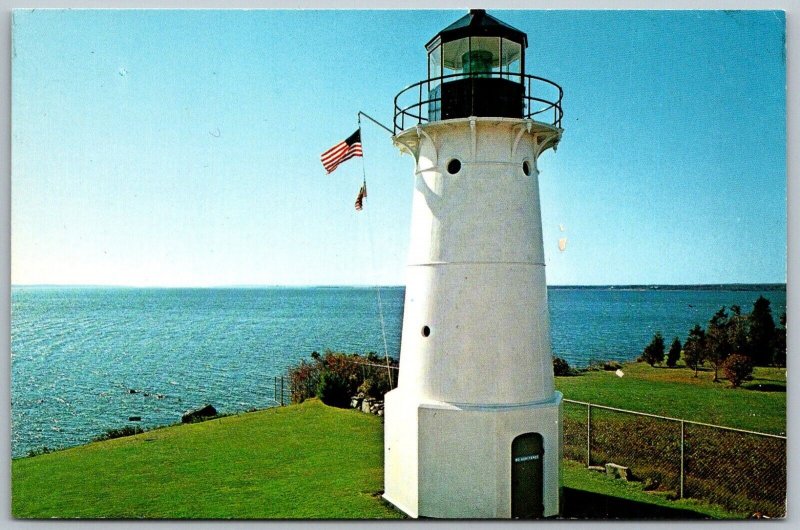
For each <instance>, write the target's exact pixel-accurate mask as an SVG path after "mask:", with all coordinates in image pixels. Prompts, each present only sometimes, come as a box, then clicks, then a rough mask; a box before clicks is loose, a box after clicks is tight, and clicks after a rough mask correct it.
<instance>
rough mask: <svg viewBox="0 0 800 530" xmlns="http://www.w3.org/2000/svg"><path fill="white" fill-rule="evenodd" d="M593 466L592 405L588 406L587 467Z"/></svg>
mask: <svg viewBox="0 0 800 530" xmlns="http://www.w3.org/2000/svg"><path fill="white" fill-rule="evenodd" d="M591 465H592V404H591V403H587V404H586V467H589V466H591Z"/></svg>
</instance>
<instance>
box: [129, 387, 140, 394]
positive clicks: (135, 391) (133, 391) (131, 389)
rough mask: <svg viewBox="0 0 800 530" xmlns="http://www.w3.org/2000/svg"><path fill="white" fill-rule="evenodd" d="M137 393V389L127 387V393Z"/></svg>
mask: <svg viewBox="0 0 800 530" xmlns="http://www.w3.org/2000/svg"><path fill="white" fill-rule="evenodd" d="M138 393H139V391H138V390H134V389H133V388H129V389H128V394H138Z"/></svg>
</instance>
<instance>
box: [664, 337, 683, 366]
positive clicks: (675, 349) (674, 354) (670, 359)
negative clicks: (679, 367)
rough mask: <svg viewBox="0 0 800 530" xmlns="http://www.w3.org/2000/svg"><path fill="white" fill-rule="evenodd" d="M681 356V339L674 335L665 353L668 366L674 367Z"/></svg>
mask: <svg viewBox="0 0 800 530" xmlns="http://www.w3.org/2000/svg"><path fill="white" fill-rule="evenodd" d="M680 358H681V341H680V339H678V337H675V339H673V341H672V346H670V347H669V353H667V366H669V367H670V368H675V365H676V364H677V363H678V359H680Z"/></svg>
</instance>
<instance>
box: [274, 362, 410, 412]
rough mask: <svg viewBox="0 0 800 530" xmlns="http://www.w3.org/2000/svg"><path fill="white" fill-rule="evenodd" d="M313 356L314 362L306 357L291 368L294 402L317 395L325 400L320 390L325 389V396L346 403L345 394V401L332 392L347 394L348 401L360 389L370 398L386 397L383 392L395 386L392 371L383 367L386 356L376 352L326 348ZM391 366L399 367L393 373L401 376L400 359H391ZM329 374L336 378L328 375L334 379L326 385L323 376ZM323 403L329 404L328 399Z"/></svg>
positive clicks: (326, 382) (290, 377) (327, 381)
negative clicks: (398, 373) (367, 352)
mask: <svg viewBox="0 0 800 530" xmlns="http://www.w3.org/2000/svg"><path fill="white" fill-rule="evenodd" d="M311 359H312V360H311V362H308V361H305V360H303V361H300V364H299V365H297V366H294V367H293V368H290V369H289V380H290V389H291V392H292V402H293V403H301V402H302V401H304V400H306V399H308V398H310V397H314V396H317V397H319V398H320V399H322V396H321V395H320V394H319V391H320V389H323V388H324V391H327V392H328V396H327V397H326V398H325V399H329V400H330V399H333V400H334V401H337V402H340V403H344V402H345V398H344V397H342V398H341V400H339V399H338V398H332V397H331V392H333V393H337V392H338V393H344V394H346V401H347V404H349V403H350V398H351V397H352V396H354V395H355V394H356V393H358V392H363V393H364V394H365V395H366V396H367V397H371V398H374V399H383V395H384V394H386V392H388V391H389V390H391V389H392V385H391V384H390V382H389V373H388V370H387V369H386V367H385V366H383V364H384V363H385V359H384V358H382V357H378V355H377V354H376V353H374V352H370V353H369V354H367V355H366V357H362V356H361V355H358V354H346V353H337V352H332V351H326V352H325V354H324V355H320V354H319V353H317V352H313V353H312V354H311ZM389 365H390V366H392V367H393V368H395V369H394V370H393V373H392V378H393V379H394V378H395V377H396V376H397V370H396V368H397V365H398V362H397V361H396V360H394V359H392V358H389ZM325 373H329V374H335V378H333V376H330V375H329V376H327V377H328V378H332V379H330V380H326V381H325V383H324V385H323V384H322V376H323V374H325ZM334 379H335V382H334ZM392 382H393V383H394V384H396V383H397V382H396V381H392ZM336 389H338V390H336ZM323 402H325V403H327V402H326V401H325V400H323Z"/></svg>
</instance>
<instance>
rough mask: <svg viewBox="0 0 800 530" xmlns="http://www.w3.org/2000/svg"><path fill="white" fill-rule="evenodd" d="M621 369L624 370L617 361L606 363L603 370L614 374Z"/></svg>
mask: <svg viewBox="0 0 800 530" xmlns="http://www.w3.org/2000/svg"><path fill="white" fill-rule="evenodd" d="M620 368H622V365H621V364H620V363H618V362H617V361H606V362H605V363H603V370H605V371H607V372H614V371H616V370H619V369H620Z"/></svg>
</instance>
